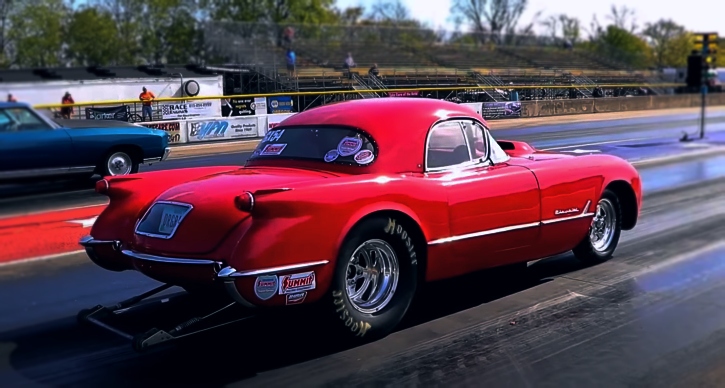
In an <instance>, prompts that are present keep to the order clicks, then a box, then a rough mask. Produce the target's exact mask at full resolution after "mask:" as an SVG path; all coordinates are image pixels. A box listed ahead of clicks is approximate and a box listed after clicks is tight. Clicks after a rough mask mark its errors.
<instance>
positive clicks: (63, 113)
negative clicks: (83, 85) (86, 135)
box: [60, 92, 76, 119]
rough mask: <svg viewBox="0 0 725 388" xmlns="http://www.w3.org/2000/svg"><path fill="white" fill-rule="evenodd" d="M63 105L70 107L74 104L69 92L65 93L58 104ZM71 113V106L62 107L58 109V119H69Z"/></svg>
mask: <svg viewBox="0 0 725 388" xmlns="http://www.w3.org/2000/svg"><path fill="white" fill-rule="evenodd" d="M60 103H61V104H63V105H72V104H75V103H76V102H75V101H74V100H73V96H71V95H70V93H69V92H65V94H64V95H63V99H62V100H61V102H60ZM72 113H73V107H72V106H64V107H62V108H60V117H62V118H64V119H70V116H71V114H72Z"/></svg>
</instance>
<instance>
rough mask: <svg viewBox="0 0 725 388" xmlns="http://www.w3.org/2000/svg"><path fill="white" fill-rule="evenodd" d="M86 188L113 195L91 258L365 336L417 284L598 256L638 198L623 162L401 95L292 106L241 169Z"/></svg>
mask: <svg viewBox="0 0 725 388" xmlns="http://www.w3.org/2000/svg"><path fill="white" fill-rule="evenodd" d="M96 189H97V191H98V192H99V193H103V194H105V195H107V196H108V197H109V198H110V204H109V206H108V207H107V208H106V209H105V210H104V211H103V213H102V214H101V215H100V216H99V217H98V219H97V221H96V223H95V225H94V226H93V229H92V231H91V236H87V237H85V238H84V239H83V240H82V241H81V244H82V245H83V246H85V247H86V250H87V253H88V255H89V257H90V258H91V260H93V262H95V263H96V264H97V265H99V266H101V267H103V268H105V269H108V270H112V271H123V270H136V271H139V272H141V273H143V274H145V275H146V276H148V277H151V278H153V279H156V280H158V281H161V282H164V283H167V284H169V285H176V286H181V287H183V288H185V289H186V290H188V291H189V292H190V293H192V294H193V293H197V292H199V293H202V295H209V296H214V297H217V296H218V297H220V298H221V297H231V299H233V301H234V303H237V304H241V305H243V306H245V307H248V308H250V309H251V308H256V309H260V308H269V307H277V306H286V305H299V304H311V303H313V302H319V303H318V304H317V305H318V306H320V307H321V308H323V309H327V313H328V314H329V319H331V321H330V322H331V323H332V324H333V325H335V324H336V325H337V326H338V328H339V329H340V330H341V331H342V332H343V333H346V335H347V336H351V337H358V338H365V339H368V338H371V337H380V336H384V335H386V334H387V333H389V332H390V331H391V330H392V329H393V328H394V327H395V326H396V325H397V324H398V323H399V322H400V321H401V319H402V318H403V316H404V315H405V314H406V311H407V310H408V307H409V306H410V304H411V301H412V299H413V297H414V295H415V294H416V290H418V289H419V286H420V285H421V283H422V282H428V281H434V280H439V279H445V278H450V277H454V276H458V275H462V274H466V273H469V272H472V271H478V270H481V269H485V268H490V267H495V266H503V265H509V264H516V263H525V262H527V261H531V260H535V259H540V258H544V257H547V256H552V255H556V254H560V253H564V252H567V251H572V250H573V252H574V255H575V256H576V257H577V258H579V259H580V260H583V261H586V262H600V261H603V260H606V259H608V258H610V257H611V256H612V254H613V252H614V250H615V248H616V247H617V243H618V241H619V237H620V232H621V231H622V230H630V229H632V228H634V226H635V224H636V222H637V218H638V215H639V209H640V208H641V201H642V193H641V181H640V177H639V175H638V173H637V171H636V170H635V169H634V168H633V167H632V166H631V165H630V164H629V163H627V162H626V161H624V160H622V159H620V158H617V157H614V156H610V155H602V154H596V155H583V156H572V155H563V154H559V153H552V152H541V151H537V150H535V149H534V148H532V147H531V146H530V145H528V144H526V143H523V142H516V141H506V140H494V138H493V137H492V136H491V133H490V132H489V128H488V125H487V124H486V122H485V121H484V120H483V119H482V118H481V117H480V116H479V115H477V114H476V112H474V111H472V110H470V109H469V108H468V107H466V106H462V105H458V104H454V103H450V102H445V101H439V100H432V99H409V98H383V99H370V100H359V101H350V102H343V103H339V104H334V105H328V106H323V107H319V108H315V109H312V110H308V111H305V112H302V113H298V114H296V115H294V116H292V117H290V118H287V119H286V120H284V121H283V122H282V123H281V124H280V125H279V126H278V127H276V128H275V129H274V130H272V131H269V132H268V133H267V134H266V136H265V137H264V139H263V140H262V141H261V142H260V143H259V145H258V147H257V148H256V150H255V151H254V153H253V154H252V155H251V157H250V158H249V160H248V161H247V162H246V165H245V166H244V167H238V166H229V167H213V168H190V169H181V170H174V171H160V172H151V173H143V174H136V175H133V176H127V177H108V178H106V179H105V180H102V181H100V182H99V184H98V185H97V188H96ZM87 315H88V312H86V316H87ZM334 322H336V323H334Z"/></svg>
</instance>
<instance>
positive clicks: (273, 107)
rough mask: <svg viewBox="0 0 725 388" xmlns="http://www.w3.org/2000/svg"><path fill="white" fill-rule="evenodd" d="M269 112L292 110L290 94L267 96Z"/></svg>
mask: <svg viewBox="0 0 725 388" xmlns="http://www.w3.org/2000/svg"><path fill="white" fill-rule="evenodd" d="M268 111H269V113H270V114H277V113H292V112H294V102H293V101H292V97H290V96H282V97H269V109H268Z"/></svg>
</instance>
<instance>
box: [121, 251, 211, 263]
mask: <svg viewBox="0 0 725 388" xmlns="http://www.w3.org/2000/svg"><path fill="white" fill-rule="evenodd" d="M121 253H123V254H124V255H125V256H128V257H131V258H134V259H138V260H143V261H151V262H154V263H165V264H188V265H218V266H221V265H222V263H221V262H219V261H214V260H205V259H198V260H197V259H181V258H177V257H163V256H155V255H147V254H145V253H138V252H134V251H131V250H127V249H124V250H122V251H121Z"/></svg>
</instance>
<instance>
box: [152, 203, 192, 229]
mask: <svg viewBox="0 0 725 388" xmlns="http://www.w3.org/2000/svg"><path fill="white" fill-rule="evenodd" d="M187 210H188V209H187V208H183V207H179V206H166V207H164V211H163V212H162V213H161V222H159V234H163V235H169V234H171V233H173V232H174V230H176V228H177V227H178V226H179V222H181V219H182V218H184V216H185V215H186V212H187Z"/></svg>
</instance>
